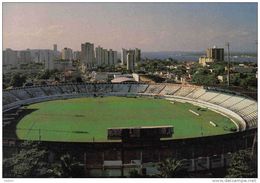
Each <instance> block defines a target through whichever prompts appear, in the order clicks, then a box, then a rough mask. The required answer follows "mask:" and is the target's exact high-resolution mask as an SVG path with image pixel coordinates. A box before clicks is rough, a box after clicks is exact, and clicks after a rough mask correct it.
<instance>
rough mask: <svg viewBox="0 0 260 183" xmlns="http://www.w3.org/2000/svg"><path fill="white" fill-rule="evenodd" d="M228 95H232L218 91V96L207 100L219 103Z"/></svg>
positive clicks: (228, 96)
mask: <svg viewBox="0 0 260 183" xmlns="http://www.w3.org/2000/svg"><path fill="white" fill-rule="evenodd" d="M230 97H232V95H229V94H226V93H220V94H219V95H218V96H215V97H214V98H211V99H210V100H208V101H207V102H210V103H213V104H220V103H222V102H224V101H225V100H227V99H228V98H230Z"/></svg>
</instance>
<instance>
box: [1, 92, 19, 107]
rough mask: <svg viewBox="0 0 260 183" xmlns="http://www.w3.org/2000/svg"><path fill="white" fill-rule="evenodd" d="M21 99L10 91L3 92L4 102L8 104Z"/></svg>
mask: <svg viewBox="0 0 260 183" xmlns="http://www.w3.org/2000/svg"><path fill="white" fill-rule="evenodd" d="M18 100H19V99H18V98H16V97H15V96H14V95H12V94H11V93H9V92H3V104H4V105H6V104H11V103H13V102H16V101H18Z"/></svg>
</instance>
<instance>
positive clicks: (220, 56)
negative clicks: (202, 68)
mask: <svg viewBox="0 0 260 183" xmlns="http://www.w3.org/2000/svg"><path fill="white" fill-rule="evenodd" d="M207 57H208V58H211V59H213V60H215V61H224V48H216V47H214V48H208V49H207Z"/></svg>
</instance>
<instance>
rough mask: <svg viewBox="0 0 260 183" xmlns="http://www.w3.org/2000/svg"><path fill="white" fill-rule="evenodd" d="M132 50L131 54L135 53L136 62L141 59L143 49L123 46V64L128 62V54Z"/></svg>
mask: <svg viewBox="0 0 260 183" xmlns="http://www.w3.org/2000/svg"><path fill="white" fill-rule="evenodd" d="M129 52H131V54H134V63H136V62H139V61H141V50H140V49H138V48H135V49H134V50H132V49H129V50H127V49H124V48H122V53H121V64H122V65H124V64H127V54H128V53H129Z"/></svg>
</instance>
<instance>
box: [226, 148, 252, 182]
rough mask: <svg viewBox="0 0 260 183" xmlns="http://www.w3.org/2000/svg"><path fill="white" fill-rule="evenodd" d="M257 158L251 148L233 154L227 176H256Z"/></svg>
mask: <svg viewBox="0 0 260 183" xmlns="http://www.w3.org/2000/svg"><path fill="white" fill-rule="evenodd" d="M256 177H257V159H256V156H252V154H251V150H240V151H238V152H236V153H234V154H233V155H232V158H231V162H230V167H229V168H228V170H227V175H226V178H256Z"/></svg>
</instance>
